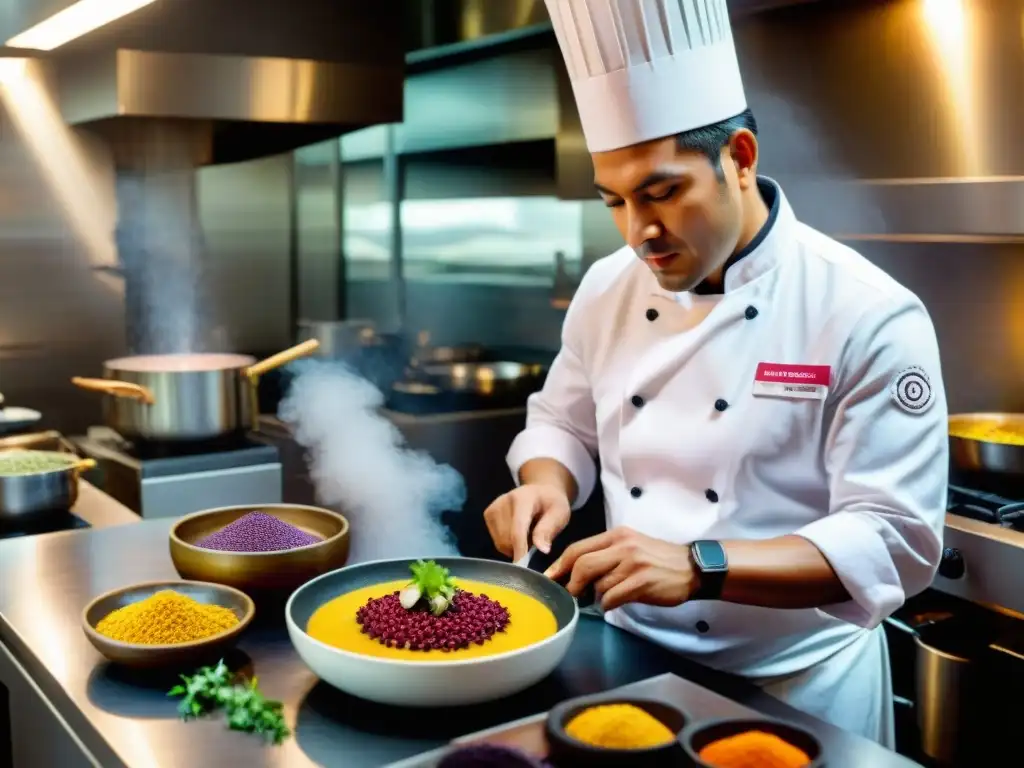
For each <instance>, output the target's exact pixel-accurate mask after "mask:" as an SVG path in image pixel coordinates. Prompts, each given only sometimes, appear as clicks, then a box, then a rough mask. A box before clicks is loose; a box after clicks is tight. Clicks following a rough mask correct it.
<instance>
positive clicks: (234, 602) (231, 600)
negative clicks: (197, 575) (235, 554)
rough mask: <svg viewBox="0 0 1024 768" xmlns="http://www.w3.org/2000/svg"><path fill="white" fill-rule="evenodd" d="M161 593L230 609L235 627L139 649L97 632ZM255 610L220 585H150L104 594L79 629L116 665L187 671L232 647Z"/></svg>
mask: <svg viewBox="0 0 1024 768" xmlns="http://www.w3.org/2000/svg"><path fill="white" fill-rule="evenodd" d="M164 589H171V590H174V591H175V592H177V593H178V594H181V595H185V596H186V597H191V598H192V599H193V600H195V601H197V602H200V603H206V604H207V605H220V606H223V607H225V608H230V609H231V610H232V611H233V612H234V614H235V615H236V616H237V617H238V624H236V625H235V626H233V627H232V628H231V629H228V630H225V631H224V632H221V633H220V634H219V635H213V636H212V637H205V638H203V639H202V640H194V641H192V642H189V643H174V644H172V645H141V644H135V643H122V642H120V641H117V640H111V639H110V638H109V637H106V636H104V635H101V634H100V633H99V632H97V631H96V625H97V624H99V623H100V621H102V620H103V618H104V617H106V616H109V615H110V614H111V613H113V612H114V611H116V610H117V609H118V608H123V607H124V606H126V605H131V604H132V603H137V602H139V601H140V600H145V599H146V598H147V597H149V596H150V595H153V594H155V593H156V592H160V591H161V590H164ZM255 615H256V606H255V605H254V604H253V601H252V600H251V599H250V598H249V596H248V595H246V594H245V593H244V592H240V591H238V590H237V589H232V588H231V587H225V586H222V585H220V584H206V583H203V582H201V581H150V582H146V583H144V584H133V585H132V586H130V587H121V588H120V589H114V590H111V591H110V592H106V593H104V594H102V595H100V596H99V597H97V598H95V599H94V600H93V601H92V602H90V603H89V604H88V605H87V606H85V609H84V610H83V611H82V629H83V630H84V631H85V636H86V637H87V638H89V642H90V643H92V644H93V647H94V648H95V649H96V650H97V651H99V652H100V653H101V654H103V655H104V656H105V657H107V658H108V659H109V660H110V661H112V662H114V663H116V664H122V665H124V666H128V667H135V668H138V669H143V668H146V669H149V668H159V667H180V668H182V669H187V668H188V667H189V666H192V665H197V664H198V663H199V662H201V661H206V660H216V658H217V657H218V656H219V655H223V653H224V652H225V651H226V650H227V649H228V648H230V647H231V646H232V645H234V643H235V641H236V640H237V639H238V636H239V635H241V634H242V632H244V631H245V628H246V627H248V626H249V624H250V623H251V622H252V619H253V617H254V616H255Z"/></svg>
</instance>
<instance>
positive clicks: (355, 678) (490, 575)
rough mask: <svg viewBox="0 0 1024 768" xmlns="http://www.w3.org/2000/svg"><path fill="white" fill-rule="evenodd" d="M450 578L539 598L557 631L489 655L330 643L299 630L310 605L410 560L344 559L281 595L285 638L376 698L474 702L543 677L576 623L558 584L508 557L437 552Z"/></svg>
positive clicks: (421, 703) (334, 681)
mask: <svg viewBox="0 0 1024 768" xmlns="http://www.w3.org/2000/svg"><path fill="white" fill-rule="evenodd" d="M435 562H436V563H437V564H438V565H440V566H443V567H445V568H448V569H449V570H450V571H451V574H452V576H454V577H455V578H456V579H466V580H468V581H481V582H484V583H489V584H496V585H499V586H502V587H506V588H508V589H514V590H516V591H518V592H522V593H523V594H526V595H529V596H530V597H532V598H534V599H535V600H539V601H540V602H542V603H543V604H544V605H546V606H547V607H548V608H549V609H550V610H551V612H552V613H553V614H554V615H555V620H556V622H557V625H558V630H557V631H556V632H555V634H554V635H552V636H551V637H547V638H545V639H543V640H541V641H540V642H537V643H533V644H532V645H527V646H525V647H522V648H518V649H516V650H512V651H508V652H506V653H498V654H495V655H493V656H476V657H470V658H459V656H458V654H452V658H451V660H450V661H449V660H448V658H447V657H445V658H443V659H440V660H432V661H408V660H405V659H390V658H387V657H385V656H366V655H363V654H360V653H353V652H352V651H345V650H342V649H340V648H335V647H332V646H329V645H326V644H324V643H321V642H320V641H319V640H315V639H314V638H312V637H310V636H309V635H308V634H306V626H307V625H308V624H309V619H310V617H311V616H312V615H313V613H314V612H316V610H317V609H318V608H319V607H320V606H321V605H323V604H324V603H327V602H329V601H330V600H333V599H334V598H336V597H338V596H340V595H344V594H348V593H349V592H353V591H355V590H357V589H361V588H363V587H368V586H371V585H374V584H383V583H386V582H389V581H398V580H405V581H408V579H409V563H410V560H409V559H401V560H375V561H373V562H369V563H360V564H358V565H350V566H348V567H346V568H342V569H340V570H337V571H332V572H331V573H325V574H324V575H323V576H319V577H318V578H315V579H313V580H312V581H309V582H307V583H305V584H303V585H302V586H301V587H299V588H298V589H297V590H296V591H295V592H294V594H292V596H291V597H290V598H289V599H288V605H287V606H286V607H285V621H286V622H287V625H288V636H289V637H290V638H291V641H292V645H294V646H295V650H296V651H298V654H299V656H301V657H302V660H303V661H304V662H305V663H306V665H307V666H308V667H309V668H310V669H312V670H313V672H315V673H316V674H317V675H318V676H319V677H320V679H321V680H323V681H324V682H326V683H328V684H329V685H332V686H334V687H335V688H338V689H339V690H342V691H345V692H346V693H349V694H352V695H353V696H358V697H360V698H363V699H368V700H370V701H376V702H378V703H381V704H392V705H397V706H405V707H440V706H457V705H463V704H479V703H482V702H485V701H493V700H496V699H501V698H504V697H506V696H510V695H512V694H514V693H518V692H519V691H521V690H523V689H525V688H528V687H529V686H531V685H533V684H534V683H536V682H539V681H540V680H542V679H544V678H545V677H547V676H548V675H549V674H550V673H551V672H552V671H554V669H555V667H557V666H558V665H559V663H561V661H562V659H563V658H564V657H565V654H566V653H567V652H568V650H569V646H570V645H571V643H572V638H573V635H574V634H575V632H576V626H577V624H578V622H579V608H578V607H577V605H576V601H575V600H574V599H573V598H572V595H570V594H569V593H568V592H566V591H565V588H564V587H561V586H559V585H558V584H556V583H555V582H553V581H551V580H550V579H548V578H546V577H545V576H544V575H543V574H540V573H537V572H536V571H531V570H528V569H526V568H520V567H518V566H516V565H514V564H513V563H502V562H498V561H496V560H481V559H476V558H469V557H439V558H435Z"/></svg>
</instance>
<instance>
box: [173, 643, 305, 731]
mask: <svg viewBox="0 0 1024 768" xmlns="http://www.w3.org/2000/svg"><path fill="white" fill-rule="evenodd" d="M181 680H182V682H181V683H180V684H178V685H176V686H174V687H173V688H172V689H171V690H170V691H168V693H167V695H168V696H181V697H182V699H181V701H180V702H178V713H179V714H180V715H181V717H182V719H183V720H191V719H194V718H197V717H202V716H203V715H208V714H211V713H212V712H214V711H216V710H219V709H223V710H224V714H225V716H226V717H227V723H228V727H229V728H231V729H232V730H234V731H244V732H246V733H257V734H260V735H261V736H263V737H264V738H266V739H267V740H268V741H270V742H272V743H274V744H280V743H281V742H282V741H284V740H285V739H286V738H287V737H288V736H289V735H290V734H291V731H290V730H289V729H288V725H287V724H286V723H285V720H284V715H283V714H282V712H283V709H284V705H283V704H282V703H281V702H280V701H271V700H269V699H267V698H266V697H265V696H264V695H263V694H262V693H260V690H259V687H258V683H257V679H256V678H255V677H254V678H253V679H252V680H249V681H248V682H236V680H235V675H234V674H233V673H232V672H231V671H230V670H229V669H228V667H227V665H226V664H225V663H224V662H223V660H222V661H220V662H218V663H217V665H216V666H213V667H203V668H202V669H200V670H199V671H198V672H196V674H194V675H191V676H189V675H182V676H181Z"/></svg>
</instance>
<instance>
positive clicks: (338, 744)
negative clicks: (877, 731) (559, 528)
mask: <svg viewBox="0 0 1024 768" xmlns="http://www.w3.org/2000/svg"><path fill="white" fill-rule="evenodd" d="M88 498H89V496H88V495H87V499H88ZM90 501H91V502H97V503H98V502H100V501H102V499H101V498H99V497H95V496H94V497H92V498H91V500H90ZM88 506H89V505H88V503H87V509H88ZM108 512H109V510H108ZM88 513H89V512H88V511H87V514H88ZM107 517H108V518H110V517H114V515H112V514H111V515H108V516H107ZM172 523H173V521H172V520H168V519H158V520H149V521H143V522H140V523H138V524H136V525H118V524H112V525H111V526H110V527H106V528H96V529H92V530H80V531H70V532H62V533H55V534H49V535H43V536H35V537H25V538H19V539H10V540H7V541H0V641H2V642H3V644H4V645H5V646H6V647H7V648H8V649H9V650H10V651H11V653H12V654H13V655H14V657H15V658H16V659H17V661H18V662H20V664H21V666H22V667H23V668H24V669H25V670H26V671H27V672H28V674H29V675H30V676H31V677H32V679H33V680H34V681H35V683H36V684H37V685H38V686H39V688H40V689H41V690H42V691H43V693H44V694H45V695H46V696H47V697H48V698H49V700H50V702H52V704H53V706H54V708H55V709H56V710H57V711H58V712H59V713H60V714H61V715H62V716H63V718H64V719H65V720H66V721H67V723H68V725H69V726H70V727H71V729H72V730H73V731H74V732H75V733H76V734H77V736H78V738H79V739H80V740H81V742H82V743H83V744H84V745H85V746H86V747H87V748H88V749H89V750H90V751H91V752H92V754H93V756H94V757H95V758H96V760H97V761H98V763H99V764H100V765H103V766H111V767H112V768H119V767H121V766H130V768H195V767H196V766H217V765H223V766H227V765H232V766H234V765H244V766H248V767H249V768H270V767H271V766H288V768H304V767H305V766H314V765H325V766H345V768H364V767H369V766H380V765H385V764H387V763H390V762H393V761H395V760H400V759H403V758H406V757H409V756H411V755H414V754H417V753H419V752H423V751H426V750H430V749H434V748H437V747H438V746H441V745H443V744H444V743H446V742H448V741H449V740H450V739H452V738H455V737H457V736H460V735H463V734H466V733H470V732H473V731H478V730H482V729H484V728H489V727H492V726H495V725H498V724H500V723H504V722H508V721H511V720H516V719H518V718H521V717H524V716H527V715H531V714H535V713H538V712H543V711H545V710H547V709H550V708H551V706H553V705H554V704H555V703H557V702H559V701H562V700H564V699H566V698H569V697H573V696H579V695H583V694H589V693H597V692H600V691H604V690H608V689H610V688H614V687H618V686H621V685H626V684H628V683H632V682H636V681H638V680H643V679H646V678H649V677H652V676H655V675H660V674H663V673H666V672H671V673H674V674H677V675H679V676H680V677H683V678H685V679H688V680H690V681H692V682H694V683H697V684H699V685H702V686H704V687H705V688H708V689H711V690H714V691H717V692H718V693H720V694H722V695H724V696H726V697H728V698H729V699H732V700H733V701H737V702H741V703H743V704H745V705H746V706H749V707H752V708H754V709H757V710H760V711H762V712H765V713H767V714H771V715H775V716H779V717H787V718H790V719H793V720H795V721H798V722H803V723H806V724H809V725H812V726H813V727H814V729H815V731H816V732H817V733H818V734H819V736H820V737H821V738H823V739H824V740H826V742H827V743H828V744H829V745H830V746H829V749H830V752H831V753H832V754H835V755H836V756H837V758H836V760H835V762H834V765H835V768H847V767H849V768H852V767H853V766H860V765H871V766H872V768H898V767H901V766H910V765H912V763H909V762H908V761H906V760H904V759H903V758H901V757H899V756H897V755H895V754H893V753H890V752H887V751H885V750H882V749H881V748H880V747H878V746H877V745H874V744H872V743H870V742H867V741H865V740H863V739H859V738H856V737H853V736H851V735H849V734H846V733H844V732H842V731H840V730H839V729H837V728H834V727H832V726H828V725H825V724H823V723H820V722H818V721H815V720H813V719H812V718H810V717H808V716H807V715H804V714H802V713H799V712H797V711H796V710H793V709H791V708H790V707H788V706H786V705H785V704H783V703H781V702H780V701H778V700H776V699H774V698H772V697H770V696H768V695H767V694H765V693H763V692H762V691H760V689H758V688H756V687H755V686H753V685H751V684H749V683H746V682H744V681H741V680H738V679H737V678H733V677H730V676H727V675H723V674H721V673H716V672H713V671H711V670H708V669H707V668H705V667H702V666H700V665H698V664H694V663H693V662H689V661H687V660H685V659H682V658H681V657H678V656H676V655H674V654H670V653H668V652H667V651H664V650H662V649H659V648H657V647H655V646H653V645H651V644H649V643H646V642H644V641H642V640H639V639H637V638H635V637H632V636H630V635H628V634H627V633H625V632H622V631H620V630H618V629H615V628H614V627H611V626H609V625H607V624H605V623H604V622H603V621H601V620H600V619H597V618H593V617H583V618H582V619H581V621H580V626H579V629H578V631H577V635H576V638H575V640H574V644H573V647H572V648H571V649H570V651H569V654H568V656H567V658H566V660H565V662H563V664H562V665H561V667H559V669H558V670H557V671H556V673H555V674H553V675H552V676H551V677H549V678H548V679H547V680H545V681H544V682H542V683H540V684H539V685H537V686H535V687H533V688H531V689H530V690H529V691H526V692H524V693H523V694H520V695H517V696H513V697H510V698H508V699H505V700H503V701H500V702H495V703H492V704H487V705H482V706H477V707H469V708H465V709H466V710H468V711H459V712H455V711H453V710H443V709H437V710H431V711H427V712H419V711H416V712H413V711H410V710H404V709H400V708H395V707H386V706H380V705H375V704H372V703H369V702H365V701H360V700H357V699H354V698H352V697H349V696H345V695H344V694H341V693H340V692H338V691H336V690H334V689H332V688H330V687H329V686H327V685H326V684H323V683H320V682H319V681H318V679H317V678H316V676H315V675H314V674H313V673H312V672H311V671H310V670H309V669H308V668H307V667H306V666H305V665H304V664H303V663H302V661H301V660H300V659H299V657H298V655H297V654H296V653H295V652H294V650H293V649H292V647H291V644H290V642H289V640H288V637H287V633H286V632H285V631H284V629H283V627H281V626H272V625H270V626H263V627H254V628H252V629H250V630H249V631H248V632H247V633H246V634H245V636H244V637H243V638H242V642H241V643H240V646H239V647H240V650H241V652H242V653H244V654H245V655H246V656H248V658H249V659H250V660H251V662H252V671H253V672H254V673H255V674H257V675H258V676H259V678H260V685H261V688H263V689H264V691H265V692H266V694H267V695H268V696H270V697H272V698H277V699H281V700H282V701H284V703H285V714H286V716H287V718H288V721H289V723H291V724H293V725H295V727H296V733H295V735H294V736H293V737H292V738H291V739H289V740H288V741H287V742H286V743H285V744H284V745H283V746H281V747H268V746H264V745H263V744H262V743H261V742H260V740H259V739H258V738H256V737H255V736H251V735H246V734H239V733H233V732H231V731H228V730H226V729H225V727H224V724H223V721H222V720H216V719H211V720H203V721H198V722H192V723H187V724H186V723H182V722H180V721H179V720H178V719H177V716H176V713H175V704H174V702H173V701H172V700H170V699H168V698H167V697H166V695H165V691H166V690H167V689H168V688H169V687H170V685H171V684H172V683H173V682H174V681H173V680H167V679H154V678H151V677H148V676H142V675H139V674H134V675H133V674H130V673H126V672H124V671H121V670H118V669H117V668H113V667H111V666H110V665H108V664H106V663H105V662H104V661H103V659H102V658H101V657H100V656H99V654H98V653H97V652H96V651H95V650H94V649H93V648H92V646H91V645H90V644H89V643H88V641H87V640H86V638H85V636H84V634H83V633H82V630H81V626H80V623H79V622H80V613H81V611H82V608H83V607H84V606H85V604H86V603H87V602H88V601H89V600H90V599H91V598H92V597H94V596H95V595H97V594H99V593H101V592H104V591H106V590H109V589H113V588H115V587H119V586H124V585H127V584H131V583H135V582H140V581H149V580H155V579H166V578H174V577H175V572H174V569H173V566H172V564H171V561H170V556H169V553H168V548H167V533H168V530H169V528H170V526H171V524H172ZM264 618H266V617H264ZM271 618H273V617H271ZM13 703H14V702H12V704H13ZM830 765H832V763H830Z"/></svg>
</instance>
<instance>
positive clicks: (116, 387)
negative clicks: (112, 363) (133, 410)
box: [71, 376, 156, 405]
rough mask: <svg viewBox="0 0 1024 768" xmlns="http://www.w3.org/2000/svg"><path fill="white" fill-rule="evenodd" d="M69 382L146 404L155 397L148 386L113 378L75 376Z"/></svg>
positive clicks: (83, 387) (151, 401)
mask: <svg viewBox="0 0 1024 768" xmlns="http://www.w3.org/2000/svg"><path fill="white" fill-rule="evenodd" d="M71 383H72V384H74V385H75V386H76V387H79V388H80V389H88V390H89V391H91V392H102V393H103V394H105V395H111V396H113V397H126V398H128V399H130V400H138V401H139V402H141V403H145V404H146V405H153V403H155V402H156V398H155V397H154V396H153V391H152V390H151V389H150V388H149V387H144V386H142V385H141V384H132V383H130V382H127V381H115V380H113V379H84V378H82V377H81V376H75V377H73V378H72V379H71Z"/></svg>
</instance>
